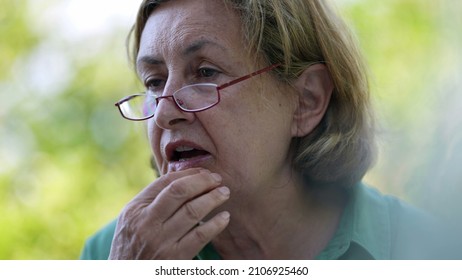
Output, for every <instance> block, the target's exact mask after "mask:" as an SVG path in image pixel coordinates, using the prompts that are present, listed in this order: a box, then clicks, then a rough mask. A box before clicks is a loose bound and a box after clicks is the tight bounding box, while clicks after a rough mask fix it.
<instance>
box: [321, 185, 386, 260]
mask: <svg viewBox="0 0 462 280" xmlns="http://www.w3.org/2000/svg"><path fill="white" fill-rule="evenodd" d="M390 248H391V234H390V216H389V211H388V205H387V201H386V199H384V197H383V196H382V195H381V194H380V193H379V192H378V191H376V190H374V189H371V188H368V187H366V186H365V185H364V184H362V183H358V184H356V185H355V186H353V187H352V188H351V189H350V190H349V201H348V203H347V205H346V207H345V209H344V211H343V214H342V218H341V220H340V223H339V226H338V229H337V231H336V233H335V235H334V237H333V238H332V239H331V241H330V242H329V244H328V245H327V247H326V248H325V249H324V250H323V251H322V252H321V253H320V254H319V255H318V257H317V258H318V259H339V258H341V257H342V256H343V255H345V254H346V253H348V251H349V250H353V249H354V250H363V251H365V252H366V253H367V255H370V256H371V257H372V258H373V259H389V258H390ZM350 253H351V252H350ZM363 256H364V254H363Z"/></svg>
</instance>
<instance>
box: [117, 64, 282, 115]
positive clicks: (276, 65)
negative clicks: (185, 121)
mask: <svg viewBox="0 0 462 280" xmlns="http://www.w3.org/2000/svg"><path fill="white" fill-rule="evenodd" d="M279 66H281V64H280V63H276V64H272V65H270V66H267V67H265V68H262V69H260V70H257V71H255V72H252V73H250V74H247V75H244V76H242V77H239V78H237V79H234V80H232V81H229V82H227V83H224V84H221V85H216V84H207V83H206V84H201V83H199V84H191V85H187V86H184V87H182V88H180V89H178V90H177V91H175V92H174V93H173V94H170V95H162V96H158V97H155V99H156V107H157V106H158V105H159V101H160V100H161V99H165V98H172V99H173V103H174V104H175V105H176V106H177V107H178V109H180V110H181V111H183V112H186V113H197V112H202V111H205V110H208V109H210V108H212V107H214V106H215V105H217V104H218V103H220V90H222V89H225V88H227V87H230V86H232V85H235V84H237V83H240V82H243V81H245V80H248V79H250V78H252V77H255V76H257V75H260V74H263V73H265V72H268V71H271V70H273V69H275V68H277V67H279ZM195 85H210V86H211V85H213V86H215V87H216V91H217V96H218V99H217V102H215V103H213V104H211V105H209V106H207V107H205V108H200V109H191V110H188V109H184V108H181V106H180V105H179V104H178V102H177V100H176V99H175V97H174V95H175V93H177V92H179V91H180V90H182V89H184V88H186V87H190V86H195ZM141 95H142V94H132V95H129V96H126V97H124V98H122V99H121V100H119V101H117V102H116V103H115V104H114V105H115V106H116V107H117V108H118V109H119V112H120V114H121V115H122V117H123V118H124V119H127V120H130V121H144V120H147V119H150V118H152V117H154V115H155V113H156V111H155V110H154V113H152V114H151V115H150V116H148V117H144V118H139V119H133V118H129V117H126V116H125V115H124V113H123V112H122V109H121V108H120V105H121V104H123V103H125V102H127V101H129V100H130V99H132V98H134V97H136V96H141ZM144 95H148V94H147V92H145V93H144Z"/></svg>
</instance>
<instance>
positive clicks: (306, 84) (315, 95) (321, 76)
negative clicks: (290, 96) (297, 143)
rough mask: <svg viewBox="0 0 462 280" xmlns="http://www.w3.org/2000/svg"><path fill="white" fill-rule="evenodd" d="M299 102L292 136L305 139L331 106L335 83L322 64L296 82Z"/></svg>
mask: <svg viewBox="0 0 462 280" xmlns="http://www.w3.org/2000/svg"><path fill="white" fill-rule="evenodd" d="M294 85H295V89H296V90H297V93H298V96H299V98H298V99H299V101H298V107H297V110H295V113H294V121H293V123H292V136H293V137H303V136H305V135H307V134H309V133H310V132H311V131H313V129H314V128H315V127H316V126H317V125H318V124H319V122H320V121H321V119H322V118H323V116H324V114H325V113H326V110H327V106H328V105H329V101H330V97H331V95H332V91H333V90H334V83H333V81H332V77H331V75H330V73H329V70H328V69H327V66H326V65H325V64H322V63H317V64H313V65H311V66H310V67H308V68H307V69H305V70H304V71H303V73H302V74H301V75H300V76H299V77H298V78H297V80H296V81H295V84H294Z"/></svg>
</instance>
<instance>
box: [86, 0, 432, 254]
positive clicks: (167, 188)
mask: <svg viewBox="0 0 462 280" xmlns="http://www.w3.org/2000/svg"><path fill="white" fill-rule="evenodd" d="M132 35H133V38H132V39H134V40H133V42H134V45H133V46H134V47H133V52H134V53H133V54H134V56H133V58H134V64H135V67H136V71H137V74H138V76H139V79H140V80H141V81H142V82H143V83H144V85H145V87H146V92H145V93H144V94H139V95H131V96H128V97H126V98H124V99H122V100H121V101H119V102H118V103H117V104H116V105H117V106H118V107H119V109H120V112H121V113H122V115H123V117H125V118H127V119H130V120H145V121H146V123H147V131H148V135H149V141H150V145H151V147H152V152H153V156H154V160H155V163H156V166H157V169H158V171H159V173H160V174H159V175H160V176H159V178H158V179H156V180H155V181H154V182H152V183H151V184H149V185H148V186H147V187H146V188H145V189H144V190H142V191H141V192H140V193H139V194H138V195H137V196H136V197H135V198H133V200H132V201H130V202H129V203H128V204H127V205H126V207H125V208H124V209H123V210H122V212H121V214H120V215H119V217H118V219H117V221H114V222H113V223H111V224H109V225H108V226H107V227H105V228H104V229H102V230H101V231H100V232H98V233H97V234H96V235H94V236H93V237H92V238H91V239H89V240H88V241H87V243H86V246H85V248H84V251H83V253H82V258H84V259H107V258H110V259H193V258H199V259H216V258H222V259H315V258H317V259H392V258H416V257H419V258H420V257H422V256H424V257H425V255H422V253H425V252H426V251H425V250H421V249H422V246H420V245H421V243H419V239H418V238H412V239H408V237H410V236H412V237H414V235H413V234H414V232H418V233H419V236H421V235H422V232H424V230H423V228H424V227H425V223H424V220H425V218H424V216H423V215H421V214H420V213H419V212H418V211H416V210H414V209H413V208H411V207H409V206H407V205H405V204H403V203H401V202H399V201H398V200H397V199H395V198H392V197H387V196H382V195H380V194H379V193H378V192H376V191H374V190H372V189H370V188H368V187H366V186H364V185H363V184H362V183H361V179H362V177H363V176H364V174H365V173H366V171H367V169H368V168H369V167H370V165H371V163H372V161H373V157H374V145H373V132H374V128H373V120H372V116H371V112H370V108H369V106H370V104H369V103H370V102H369V89H368V81H367V77H366V75H365V71H364V67H363V63H362V60H361V58H360V55H359V53H358V50H357V47H356V45H355V43H354V41H353V40H352V39H351V37H350V34H349V31H348V30H347V28H346V27H345V26H344V24H343V22H342V20H341V19H340V18H339V17H338V16H337V15H336V14H335V13H334V12H333V10H332V9H331V7H329V6H328V5H327V3H326V1H325V0H286V1H282V0H171V1H161V0H145V1H143V3H142V4H141V7H140V10H139V13H138V17H137V21H136V24H135V26H134V31H133V34H132ZM411 240H412V241H413V242H411ZM424 248H425V247H424ZM415 249H419V250H415Z"/></svg>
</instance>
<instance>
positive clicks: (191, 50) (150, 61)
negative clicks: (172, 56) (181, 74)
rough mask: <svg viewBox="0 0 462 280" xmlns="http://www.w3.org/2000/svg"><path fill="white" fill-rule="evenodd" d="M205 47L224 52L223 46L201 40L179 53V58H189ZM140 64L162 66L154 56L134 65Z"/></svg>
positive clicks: (146, 56) (142, 58) (143, 58)
mask: <svg viewBox="0 0 462 280" xmlns="http://www.w3.org/2000/svg"><path fill="white" fill-rule="evenodd" d="M207 45H212V46H215V47H218V48H220V49H222V50H224V51H226V49H225V48H224V47H223V46H221V45H219V44H217V43H215V42H213V41H210V40H206V39H202V40H198V41H194V42H192V43H191V44H189V45H188V46H187V47H186V48H185V49H184V50H183V51H182V52H181V56H183V57H187V56H190V55H191V54H193V53H196V52H198V51H199V50H201V49H202V48H204V46H207ZM140 62H142V63H143V64H148V65H160V64H164V62H163V61H162V60H160V59H157V58H155V57H154V56H151V55H145V56H142V57H140V58H139V59H138V61H137V63H136V64H139V63H140Z"/></svg>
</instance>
